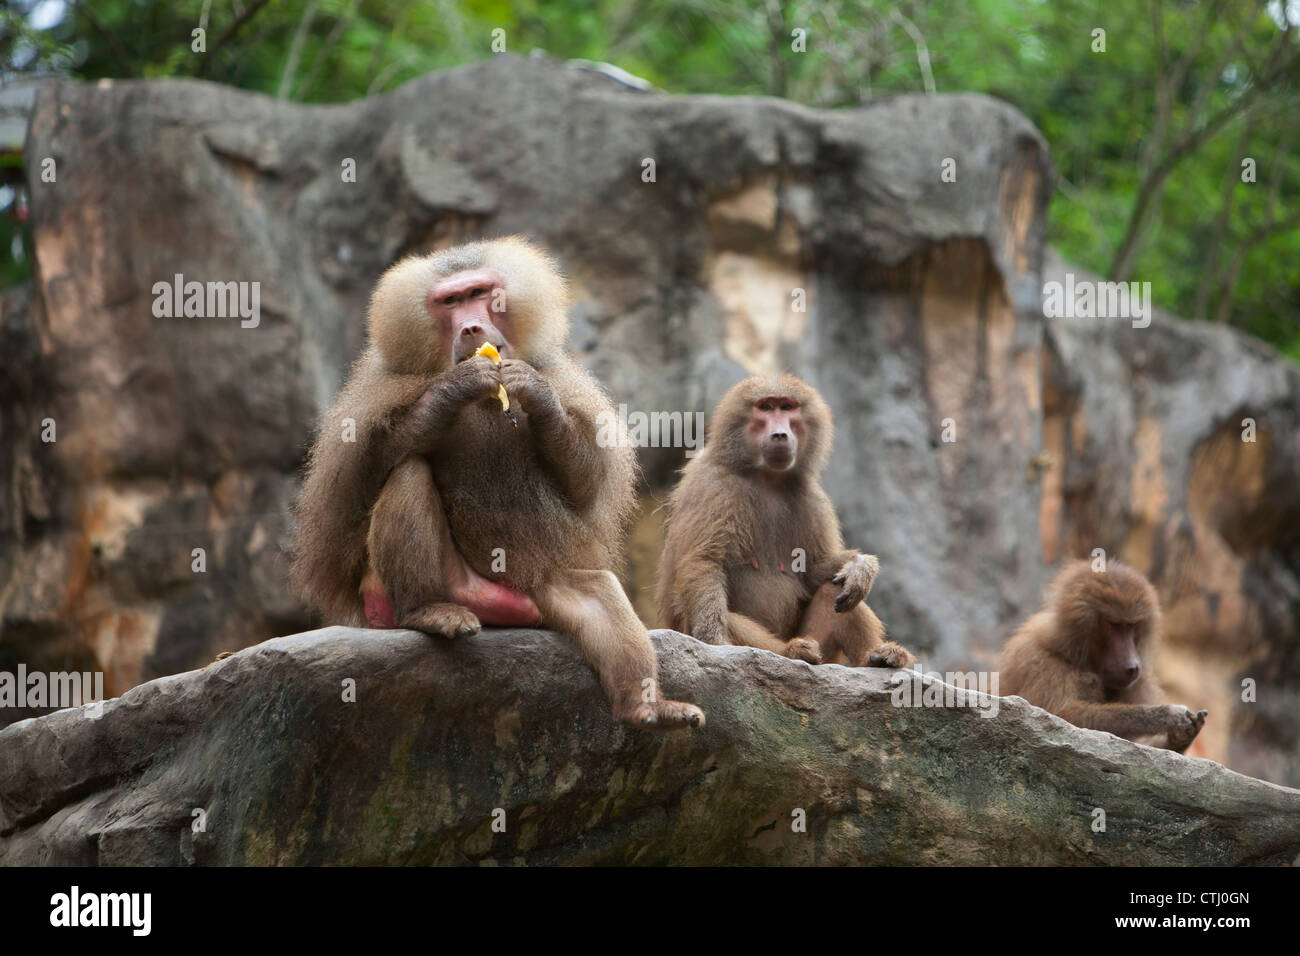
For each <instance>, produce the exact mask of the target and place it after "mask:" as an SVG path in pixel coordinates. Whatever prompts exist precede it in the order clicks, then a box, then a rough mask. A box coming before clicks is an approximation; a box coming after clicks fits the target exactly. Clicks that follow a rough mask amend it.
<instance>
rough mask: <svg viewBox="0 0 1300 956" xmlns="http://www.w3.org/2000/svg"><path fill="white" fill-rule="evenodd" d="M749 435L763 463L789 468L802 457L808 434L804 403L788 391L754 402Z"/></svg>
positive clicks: (751, 407) (773, 469) (767, 465)
mask: <svg viewBox="0 0 1300 956" xmlns="http://www.w3.org/2000/svg"><path fill="white" fill-rule="evenodd" d="M746 438H747V440H748V443H749V446H750V448H751V449H752V450H753V451H754V453H755V456H756V457H757V458H758V459H759V460H761V461H762V464H763V467H764V468H767V469H769V470H770V471H778V472H779V471H789V470H790V469H791V468H793V467H794V466H795V463H796V462H797V461H798V460H799V448H800V444H801V443H802V441H803V438H804V423H803V415H802V410H801V408H800V405H799V403H798V402H797V401H795V400H794V399H793V398H791V397H790V396H788V395H765V396H762V397H760V398H757V399H755V400H754V402H753V404H752V405H751V406H750V411H749V424H748V426H747V427H746Z"/></svg>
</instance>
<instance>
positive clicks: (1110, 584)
mask: <svg viewBox="0 0 1300 956" xmlns="http://www.w3.org/2000/svg"><path fill="white" fill-rule="evenodd" d="M1159 639H1160V598H1159V597H1158V596H1157V595H1156V589H1155V588H1153V587H1152V586H1151V582H1150V581H1148V580H1147V579H1146V576H1145V575H1144V574H1142V572H1141V571H1138V570H1137V569H1135V568H1131V567H1129V566H1128V565H1126V564H1121V563H1120V562H1118V561H1110V562H1109V563H1108V564H1107V566H1106V570H1104V571H1094V570H1093V568H1092V565H1091V564H1090V563H1089V562H1088V561H1071V562H1069V563H1068V564H1067V565H1066V566H1065V567H1064V568H1062V569H1061V571H1060V573H1059V574H1057V576H1056V578H1055V580H1054V581H1053V582H1052V585H1051V588H1050V589H1049V597H1048V600H1047V603H1046V606H1045V607H1044V608H1043V609H1042V610H1041V611H1039V612H1038V613H1037V614H1035V615H1034V616H1033V617H1031V618H1029V620H1027V621H1025V623H1024V624H1022V625H1020V628H1019V629H1018V630H1017V631H1016V632H1015V633H1014V634H1013V635H1012V636H1011V637H1010V638H1009V639H1008V640H1007V642H1006V644H1005V645H1004V646H1003V648H1002V658H1001V661H1000V664H999V671H1000V676H999V679H1000V680H1001V684H1002V693H1003V694H1005V695H1007V696H1011V695H1013V694H1014V695H1016V696H1019V697H1023V698H1024V699H1025V700H1027V701H1029V702H1030V703H1031V704H1037V705H1038V706H1039V707H1042V708H1043V709H1044V710H1050V711H1051V712H1052V713H1054V714H1056V715H1057V716H1058V717H1063V718H1065V719H1066V720H1068V721H1069V722H1070V723H1072V724H1074V725H1075V726H1076V727H1087V728H1090V729H1092V730H1105V731H1109V732H1110V733H1112V734H1116V735H1117V736H1120V737H1125V738H1127V739H1129V740H1133V741H1137V742H1138V743H1144V744H1149V745H1150V746H1153V747H1164V748H1167V749H1169V750H1176V751H1177V752H1178V753H1182V752H1183V751H1184V750H1186V749H1187V747H1188V745H1190V744H1191V742H1192V741H1193V740H1194V739H1196V735H1197V734H1198V733H1200V731H1201V727H1202V726H1204V724H1205V717H1206V713H1207V712H1206V711H1204V710H1202V711H1199V712H1196V713H1193V712H1192V711H1191V710H1189V709H1188V708H1186V707H1183V706H1181V705H1179V704H1167V703H1165V699H1164V695H1163V694H1162V693H1161V692H1160V688H1159V686H1158V684H1157V683H1156V680H1155V676H1154V675H1153V674H1152V673H1151V665H1150V660H1151V655H1152V652H1153V651H1154V650H1155V647H1156V643H1157V642H1158V641H1159Z"/></svg>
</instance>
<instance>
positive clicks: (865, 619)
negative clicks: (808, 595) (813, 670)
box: [799, 581, 916, 667]
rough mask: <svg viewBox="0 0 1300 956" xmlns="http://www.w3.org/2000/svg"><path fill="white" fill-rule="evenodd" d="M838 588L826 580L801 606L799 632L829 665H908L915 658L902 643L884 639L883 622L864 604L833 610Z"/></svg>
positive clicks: (910, 664)
mask: <svg viewBox="0 0 1300 956" xmlns="http://www.w3.org/2000/svg"><path fill="white" fill-rule="evenodd" d="M839 593H840V587H839V585H837V584H834V583H832V582H829V581H828V582H827V583H825V584H823V585H822V586H821V587H819V588H818V589H817V591H816V592H815V593H814V594H813V596H812V600H811V601H809V602H808V606H807V607H806V608H805V609H804V614H803V620H802V621H801V622H800V627H799V633H800V634H802V635H803V636H804V637H806V638H808V639H809V640H812V641H815V642H816V643H817V644H818V645H819V646H820V647H821V650H822V660H823V661H824V662H825V663H828V664H838V663H845V664H847V665H848V666H850V667H911V666H912V665H913V664H914V663H916V658H915V657H913V656H912V655H911V653H910V652H909V651H908V650H907V649H906V648H904V647H903V646H902V645H899V644H895V643H893V642H892V641H886V640H885V625H884V624H882V623H881V621H880V618H878V617H876V612H875V611H873V610H871V608H869V607H867V605H866V604H865V603H862V604H858V605H856V606H855V607H853V608H852V609H851V610H848V611H845V612H844V613H843V614H839V613H836V611H835V598H836V597H837V596H838V595H839Z"/></svg>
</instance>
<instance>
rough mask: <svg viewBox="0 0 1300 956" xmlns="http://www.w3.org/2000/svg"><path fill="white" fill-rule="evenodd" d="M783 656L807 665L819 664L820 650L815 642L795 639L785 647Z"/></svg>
mask: <svg viewBox="0 0 1300 956" xmlns="http://www.w3.org/2000/svg"><path fill="white" fill-rule="evenodd" d="M785 656H786V657H790V658H793V659H794V660H796V661H804V662H805V663H808V664H820V663H821V662H822V648H821V645H820V644H818V643H817V642H816V641H810V640H809V639H808V638H806V637H796V638H795V639H794V640H792V641H791V642H790V643H789V644H787V645H786V648H785Z"/></svg>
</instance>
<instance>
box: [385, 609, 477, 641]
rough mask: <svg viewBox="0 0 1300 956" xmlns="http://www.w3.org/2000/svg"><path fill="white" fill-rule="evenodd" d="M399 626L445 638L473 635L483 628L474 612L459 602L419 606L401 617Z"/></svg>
mask: <svg viewBox="0 0 1300 956" xmlns="http://www.w3.org/2000/svg"><path fill="white" fill-rule="evenodd" d="M401 626H402V627H409V628H412V629H414V630H417V631H424V633H426V634H434V635H436V636H438V637H447V638H455V637H473V636H474V635H475V634H477V633H478V632H479V631H481V630H482V629H483V625H482V624H481V623H480V622H479V619H478V617H477V616H476V615H475V614H474V612H473V611H471V610H469V608H464V607H461V606H460V605H459V604H433V605H430V606H429V607H422V608H419V609H418V610H416V611H414V612H413V613H411V614H408V615H407V616H405V617H403V618H402V621H401Z"/></svg>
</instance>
